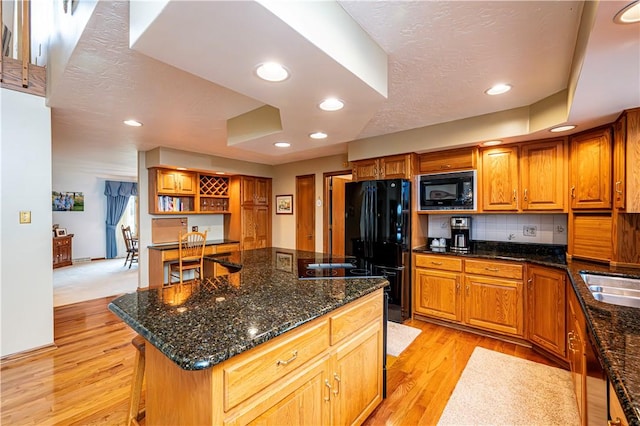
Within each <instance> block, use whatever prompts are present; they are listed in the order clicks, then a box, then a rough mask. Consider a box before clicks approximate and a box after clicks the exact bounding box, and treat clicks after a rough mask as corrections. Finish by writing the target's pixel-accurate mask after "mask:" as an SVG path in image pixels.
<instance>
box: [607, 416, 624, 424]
mask: <svg viewBox="0 0 640 426" xmlns="http://www.w3.org/2000/svg"><path fill="white" fill-rule="evenodd" d="M607 426H622V420H620V417H616V419H615V420H608V421H607Z"/></svg>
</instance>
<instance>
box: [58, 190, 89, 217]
mask: <svg viewBox="0 0 640 426" xmlns="http://www.w3.org/2000/svg"><path fill="white" fill-rule="evenodd" d="M51 207H52V210H53V211H54V212H71V211H73V212H83V211H84V195H83V194H82V192H70V191H69V192H64V191H52V192H51Z"/></svg>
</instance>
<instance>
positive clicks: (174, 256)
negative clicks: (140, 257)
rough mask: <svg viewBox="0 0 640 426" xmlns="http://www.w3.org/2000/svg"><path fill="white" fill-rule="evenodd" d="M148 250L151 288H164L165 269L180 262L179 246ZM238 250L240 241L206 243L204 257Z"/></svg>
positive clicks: (170, 245) (173, 244)
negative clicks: (173, 263) (170, 264)
mask: <svg viewBox="0 0 640 426" xmlns="http://www.w3.org/2000/svg"><path fill="white" fill-rule="evenodd" d="M147 248H148V249H149V287H150V288H157V287H162V286H163V285H164V283H165V280H164V276H165V274H164V269H165V267H166V266H167V264H168V263H171V262H176V261H177V260H178V252H179V244H178V243H170V244H155V245H151V246H148V247H147ZM238 250H240V243H239V242H238V241H230V240H209V241H207V242H206V243H205V248H204V255H205V256H209V255H212V254H218V253H229V252H233V251H238Z"/></svg>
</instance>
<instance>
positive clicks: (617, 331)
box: [413, 242, 640, 426]
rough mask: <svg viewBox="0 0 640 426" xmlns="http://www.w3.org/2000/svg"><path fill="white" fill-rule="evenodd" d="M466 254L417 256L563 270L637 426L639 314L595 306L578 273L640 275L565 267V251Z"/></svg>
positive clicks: (482, 245)
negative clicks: (529, 264)
mask: <svg viewBox="0 0 640 426" xmlns="http://www.w3.org/2000/svg"><path fill="white" fill-rule="evenodd" d="M472 248H473V250H472V251H471V252H470V253H467V254H459V253H451V252H444V253H443V252H440V251H435V250H432V249H431V248H430V247H419V248H415V249H414V250H413V251H414V252H415V253H426V254H440V255H450V256H463V257H470V258H485V259H498V260H511V261H519V262H529V263H535V264H541V265H546V266H551V267H556V268H560V269H563V270H566V271H567V273H568V275H569V278H570V282H571V285H572V286H573V288H574V290H575V291H576V294H577V296H578V300H579V301H580V304H581V305H582V309H583V311H584V313H585V317H586V319H587V324H588V326H589V328H590V330H591V332H592V333H591V334H592V336H593V337H594V340H595V344H596V346H597V349H598V351H599V357H600V359H601V361H602V363H603V367H604V369H605V371H606V372H607V375H608V377H609V380H610V381H611V384H612V385H613V387H614V389H615V390H616V395H617V397H618V399H619V400H620V403H621V404H622V408H623V409H624V412H625V415H626V416H627V420H628V421H629V425H635V426H640V309H638V308H631V307H626V306H618V305H612V304H609V303H604V302H600V301H598V300H596V299H595V298H594V297H593V295H592V294H591V292H590V291H589V289H588V287H587V285H586V284H585V282H584V280H583V279H582V277H581V276H580V272H583V271H587V272H596V273H601V274H608V275H619V276H626V277H632V278H640V269H634V268H616V267H611V266H609V265H607V264H602V263H598V262H590V261H580V260H572V261H568V262H567V261H566V257H565V255H564V250H565V246H555V245H545V244H518V243H493V242H475V244H474V246H473V247H472Z"/></svg>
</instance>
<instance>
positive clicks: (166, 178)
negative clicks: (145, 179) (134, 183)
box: [149, 168, 229, 214]
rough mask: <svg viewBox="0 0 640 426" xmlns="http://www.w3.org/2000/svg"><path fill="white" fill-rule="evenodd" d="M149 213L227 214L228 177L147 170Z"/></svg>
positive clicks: (166, 170) (168, 170)
mask: <svg viewBox="0 0 640 426" xmlns="http://www.w3.org/2000/svg"><path fill="white" fill-rule="evenodd" d="M149 213H150V214H176V213H181V214H198V213H203V214H214V213H229V178H228V177H227V176H214V175H208V174H204V173H198V172H186V171H180V170H171V169H160V168H151V169H149Z"/></svg>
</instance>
